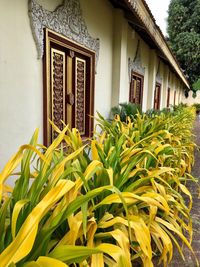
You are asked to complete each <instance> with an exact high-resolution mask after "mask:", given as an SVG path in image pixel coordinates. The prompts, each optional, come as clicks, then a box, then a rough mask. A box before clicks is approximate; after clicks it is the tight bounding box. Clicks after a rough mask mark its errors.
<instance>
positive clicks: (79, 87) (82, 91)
mask: <svg viewBox="0 0 200 267" xmlns="http://www.w3.org/2000/svg"><path fill="white" fill-rule="evenodd" d="M85 95H86V61H85V60H83V59H81V58H78V57H76V59H75V127H76V128H77V129H78V130H79V132H80V134H81V135H85V117H86V114H85V110H86V109H85V104H86V103H85V102H86V99H85Z"/></svg>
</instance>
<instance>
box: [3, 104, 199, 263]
mask: <svg viewBox="0 0 200 267" xmlns="http://www.w3.org/2000/svg"><path fill="white" fill-rule="evenodd" d="M193 120H194V108H185V109H182V110H181V111H179V112H177V114H176V116H173V115H171V116H169V115H168V116H166V115H165V114H161V115H160V116H155V117H154V118H151V117H148V116H147V115H146V114H144V115H141V114H137V115H136V116H135V117H134V118H132V121H131V120H130V119H129V118H127V122H126V123H125V122H122V121H121V120H120V117H119V116H116V117H115V119H114V120H113V121H112V122H108V121H106V120H105V119H104V118H103V117H101V116H100V115H99V118H97V121H98V126H99V127H100V129H101V134H97V133H96V134H95V136H94V138H93V139H92V140H91V141H90V143H89V144H86V145H84V144H83V142H82V140H81V138H80V134H79V133H78V131H77V130H76V129H73V130H72V131H70V130H69V129H68V127H65V128H64V130H63V131H62V132H60V131H59V130H58V129H56V130H57V131H58V132H59V135H58V137H57V138H56V139H55V140H54V142H53V143H52V145H51V146H50V147H49V148H44V147H42V148H41V146H38V145H37V135H38V131H36V132H35V133H34V135H33V138H32V139H31V142H30V144H29V145H24V146H22V147H20V149H19V150H18V152H17V153H16V154H15V155H14V156H13V157H12V158H11V160H10V161H9V162H8V163H7V164H6V166H5V168H4V169H3V171H2V173H1V175H0V197H1V199H2V202H1V206H0V215H1V216H0V232H1V233H0V237H1V239H0V253H1V254H0V262H1V267H5V266H10V267H11V266H20V267H21V266H22V267H30V266H40V267H45V266H52V267H53V266H56V267H64V266H68V265H69V266H93V267H94V266H119V267H120V266H134V264H135V262H136V261H139V262H141V263H142V264H143V265H144V266H153V263H152V257H153V256H155V255H157V256H158V257H159V259H160V262H163V265H164V266H166V265H167V263H168V262H170V260H171V258H172V254H173V246H174V245H175V246H177V247H178V249H179V252H180V254H181V255H182V257H184V255H183V253H182V249H181V245H180V244H179V243H178V241H177V240H178V238H180V240H182V242H183V243H184V244H186V245H187V246H188V247H189V248H190V250H191V251H193V250H192V247H191V238H192V222H191V218H190V209H191V205H192V197H191V194H190V192H189V191H188V189H187V187H186V182H187V180H188V179H193V180H194V178H193V177H192V176H191V175H190V172H191V166H192V164H193V150H194V143H193V142H192V141H191V130H192V121H193ZM41 149H42V152H41ZM89 155H91V156H89ZM32 162H35V166H34V168H31V165H32V164H33V163H32ZM18 165H20V166H21V171H20V173H17V174H14V170H15V168H16V167H17V166H18ZM13 175H17V176H18V178H17V182H16V184H15V186H14V188H13V190H12V189H11V188H9V187H8V186H6V185H5V181H6V180H7V178H8V177H9V176H13ZM31 181H32V182H31ZM182 194H186V195H187V196H189V199H190V202H189V203H190V204H189V206H188V205H187V204H186V203H185V201H184V198H183V196H182ZM186 234H189V239H187V238H186Z"/></svg>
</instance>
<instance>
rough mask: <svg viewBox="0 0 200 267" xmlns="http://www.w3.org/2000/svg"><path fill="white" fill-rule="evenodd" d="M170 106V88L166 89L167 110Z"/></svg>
mask: <svg viewBox="0 0 200 267" xmlns="http://www.w3.org/2000/svg"><path fill="white" fill-rule="evenodd" d="M169 105H170V88H168V89H167V108H169Z"/></svg>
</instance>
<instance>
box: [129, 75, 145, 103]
mask: <svg viewBox="0 0 200 267" xmlns="http://www.w3.org/2000/svg"><path fill="white" fill-rule="evenodd" d="M143 84H144V77H143V76H141V75H139V74H136V73H134V72H133V73H132V75H131V83H130V92H129V102H131V103H134V104H138V105H140V106H142V98H143Z"/></svg>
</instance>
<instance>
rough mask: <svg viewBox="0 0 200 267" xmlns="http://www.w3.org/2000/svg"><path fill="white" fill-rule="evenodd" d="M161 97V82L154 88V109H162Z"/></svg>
mask: <svg viewBox="0 0 200 267" xmlns="http://www.w3.org/2000/svg"><path fill="white" fill-rule="evenodd" d="M160 97H161V84H160V83H156V87H155V90H154V109H155V110H159V109H160Z"/></svg>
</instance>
